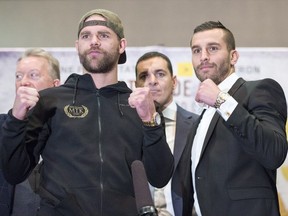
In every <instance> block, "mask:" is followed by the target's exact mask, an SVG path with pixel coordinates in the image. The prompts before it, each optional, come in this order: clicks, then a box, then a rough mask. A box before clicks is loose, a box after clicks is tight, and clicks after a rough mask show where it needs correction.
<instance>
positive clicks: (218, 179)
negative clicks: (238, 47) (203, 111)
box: [182, 78, 288, 216]
mask: <svg viewBox="0 0 288 216" xmlns="http://www.w3.org/2000/svg"><path fill="white" fill-rule="evenodd" d="M229 94H230V95H232V96H233V97H234V98H235V100H236V101H237V102H238V105H237V107H236V108H235V110H234V112H233V113H232V115H231V116H230V117H229V119H228V121H227V122H226V121H225V120H224V119H223V118H222V117H221V116H220V115H219V114H218V113H217V112H216V113H215V115H214V117H213V118H212V121H211V123H210V126H209V128H208V132H207V134H206V137H205V141H204V145H203V149H202V153H201V156H200V160H199V163H198V166H197V168H196V173H195V182H196V183H195V184H196V189H197V197H198V201H199V205H200V209H201V212H202V216H243V215H245V216H279V215H280V214H279V207H278V197H277V189H276V169H277V168H278V167H279V166H280V165H281V164H282V163H283V162H284V160H285V158H286V155H287V148H288V145H287V139H286V135H285V134H286V132H285V122H286V119H287V104H286V99H285V96H284V92H283V90H282V88H281V87H280V85H279V84H278V83H277V82H275V81H274V80H271V79H264V80H259V81H249V82H245V81H244V80H243V79H241V78H240V79H238V80H237V82H236V83H235V84H234V85H233V87H232V88H231V89H230V91H229ZM194 132H195V131H194ZM194 134H195V133H194ZM194 134H191V136H190V137H189V138H188V139H189V141H188V142H189V145H187V148H188V149H187V151H185V153H186V154H185V156H183V157H185V158H184V160H183V161H182V162H183V163H184V165H183V167H184V168H186V169H187V170H188V172H189V173H190V175H191V165H187V164H188V163H189V162H190V159H191V145H192V142H193V137H194ZM203 136H204V134H203ZM188 161H189V162H188ZM185 163H186V164H185ZM187 167H188V168H187ZM189 173H188V174H187V173H186V177H187V176H188V177H187V178H186V181H191V176H189ZM186 184H188V183H187V182H186ZM188 205H189V203H188Z"/></svg>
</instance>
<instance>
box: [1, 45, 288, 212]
mask: <svg viewBox="0 0 288 216" xmlns="http://www.w3.org/2000/svg"><path fill="white" fill-rule="evenodd" d="M44 49H46V50H47V51H50V52H51V53H52V54H53V55H54V56H55V57H56V58H58V60H59V61H60V65H61V80H62V83H63V82H64V81H65V80H66V78H67V77H68V76H69V75H70V74H71V73H78V74H81V73H82V69H81V65H80V63H79V59H78V55H77V53H76V50H75V48H44ZM24 51H25V48H3V49H1V48H0V86H1V91H0V113H6V112H7V111H8V110H9V109H10V108H11V106H12V104H13V100H14V96H15V85H14V80H15V70H16V61H17V59H18V58H19V57H20V56H21V54H22V53H23V52H24ZM147 51H160V52H163V53H164V54H166V55H167V56H168V57H169V58H170V59H171V61H172V64H173V70H174V74H175V75H177V78H178V87H177V89H176V91H175V100H176V101H177V102H178V104H180V105H181V106H183V107H185V108H186V109H188V110H190V111H193V112H196V113H200V112H201V107H200V106H199V105H198V104H197V103H196V102H195V101H194V95H195V92H196V90H197V86H198V84H199V81H198V80H197V78H196V76H195V74H194V71H193V67H192V64H191V51H190V48H186V47H185V48H182V47H163V46H151V47H128V48H127V49H126V53H127V62H126V63H125V64H123V65H119V71H118V77H119V80H123V81H125V82H126V83H127V84H128V86H129V87H130V88H132V89H133V88H134V81H135V63H136V61H137V59H138V58H139V57H140V56H141V55H142V54H143V53H145V52H147ZM238 51H239V53H240V58H239V60H238V63H237V64H236V73H237V74H238V75H239V76H241V77H243V78H245V79H246V80H255V79H263V78H273V79H275V80H276V81H278V82H279V83H280V85H281V86H282V87H283V89H284V92H285V95H286V99H287V100H288V81H287V80H288V72H287V71H286V70H287V68H288V48H244V47H243V48H238ZM287 103H288V102H287ZM286 132H287V133H288V125H286ZM277 187H278V190H279V195H280V196H279V197H280V199H281V200H280V202H281V203H282V205H283V206H282V212H283V213H282V215H283V216H284V215H288V159H286V161H285V163H284V164H283V165H282V166H281V167H280V169H279V170H278V179H277ZM284 212H285V213H284Z"/></svg>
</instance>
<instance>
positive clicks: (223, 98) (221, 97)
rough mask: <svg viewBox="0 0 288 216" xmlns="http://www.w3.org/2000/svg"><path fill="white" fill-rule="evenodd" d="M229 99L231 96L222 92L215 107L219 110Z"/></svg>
mask: <svg viewBox="0 0 288 216" xmlns="http://www.w3.org/2000/svg"><path fill="white" fill-rule="evenodd" d="M228 97H230V95H229V94H228V93H227V92H223V91H220V92H219V94H218V95H217V98H216V101H215V104H214V107H215V108H217V109H219V108H220V106H221V104H223V103H224V102H225V101H226V100H227V99H228Z"/></svg>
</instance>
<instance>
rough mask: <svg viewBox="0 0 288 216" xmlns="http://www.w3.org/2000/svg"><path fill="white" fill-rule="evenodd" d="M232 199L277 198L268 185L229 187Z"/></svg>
mask: <svg viewBox="0 0 288 216" xmlns="http://www.w3.org/2000/svg"><path fill="white" fill-rule="evenodd" d="M228 194H229V197H230V198H231V200H242V199H275V195H274V193H273V190H272V189H271V188H268V187H254V188H233V189H231V188H230V189H228Z"/></svg>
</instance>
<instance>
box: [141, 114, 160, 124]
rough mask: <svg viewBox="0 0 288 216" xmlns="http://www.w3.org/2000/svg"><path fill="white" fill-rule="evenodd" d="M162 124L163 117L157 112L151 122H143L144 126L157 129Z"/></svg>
mask: <svg viewBox="0 0 288 216" xmlns="http://www.w3.org/2000/svg"><path fill="white" fill-rule="evenodd" d="M160 124H161V116H160V114H159V113H158V112H155V113H154V114H153V116H152V118H151V120H150V121H143V125H144V126H147V127H155V126H158V125H160Z"/></svg>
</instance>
